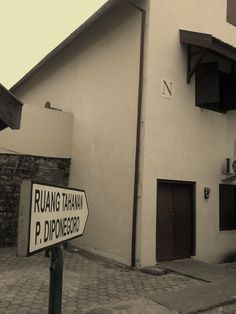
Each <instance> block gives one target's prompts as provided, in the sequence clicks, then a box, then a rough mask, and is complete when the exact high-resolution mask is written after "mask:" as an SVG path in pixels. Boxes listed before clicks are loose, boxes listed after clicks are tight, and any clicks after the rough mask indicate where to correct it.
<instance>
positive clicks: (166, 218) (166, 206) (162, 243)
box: [157, 184, 173, 261]
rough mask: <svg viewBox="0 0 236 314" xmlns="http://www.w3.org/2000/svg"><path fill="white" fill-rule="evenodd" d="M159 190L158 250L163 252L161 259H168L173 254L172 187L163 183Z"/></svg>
mask: <svg viewBox="0 0 236 314" xmlns="http://www.w3.org/2000/svg"><path fill="white" fill-rule="evenodd" d="M158 191H159V192H158V193H159V194H158V196H159V197H158V208H159V210H158V211H157V221H158V228H157V251H158V252H161V255H160V256H159V257H160V258H159V261H166V260H170V259H172V256H173V224H172V199H171V197H170V195H172V187H171V186H168V185H164V184H161V185H160V186H159V188H158Z"/></svg>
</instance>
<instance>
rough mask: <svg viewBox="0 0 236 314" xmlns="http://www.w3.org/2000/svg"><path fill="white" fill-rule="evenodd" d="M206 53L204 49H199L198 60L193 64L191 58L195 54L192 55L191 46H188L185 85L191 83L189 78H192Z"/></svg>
mask: <svg viewBox="0 0 236 314" xmlns="http://www.w3.org/2000/svg"><path fill="white" fill-rule="evenodd" d="M206 53H207V49H206V48H202V49H200V51H198V53H197V54H198V55H199V56H198V58H197V60H196V61H195V62H194V63H193V60H192V59H193V56H194V55H196V53H192V45H188V52H187V54H188V56H187V84H190V83H191V78H192V76H193V74H194V73H195V71H196V70H197V67H198V66H199V64H200V63H201V62H202V60H203V58H204V57H205V55H206Z"/></svg>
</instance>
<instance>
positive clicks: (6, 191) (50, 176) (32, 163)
mask: <svg viewBox="0 0 236 314" xmlns="http://www.w3.org/2000/svg"><path fill="white" fill-rule="evenodd" d="M70 162H71V159H69V158H51V157H38V156H30V155H17V154H0V246H7V245H15V244H16V237H17V224H18V211H19V203H20V186H21V182H22V180H24V179H32V180H38V181H43V182H48V183H54V184H59V185H64V186H68V183H69V173H70Z"/></svg>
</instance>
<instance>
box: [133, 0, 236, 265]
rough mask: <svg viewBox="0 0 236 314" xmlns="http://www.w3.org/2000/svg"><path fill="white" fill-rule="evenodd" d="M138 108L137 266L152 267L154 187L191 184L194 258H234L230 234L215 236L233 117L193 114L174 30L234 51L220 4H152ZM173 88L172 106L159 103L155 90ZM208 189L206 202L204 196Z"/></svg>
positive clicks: (184, 0)
mask: <svg viewBox="0 0 236 314" xmlns="http://www.w3.org/2000/svg"><path fill="white" fill-rule="evenodd" d="M149 27H150V33H149V34H148V38H147V41H148V47H147V49H146V57H147V58H146V60H147V61H146V71H145V85H144V87H145V91H144V100H143V120H144V127H143V143H142V149H143V157H142V164H141V169H142V172H141V174H142V180H141V187H142V189H141V190H142V198H141V201H140V206H139V232H138V234H139V236H138V238H139V242H138V244H137V249H138V252H139V255H138V259H139V262H140V263H141V264H142V265H152V264H154V263H155V261H156V193H157V191H156V188H157V182H156V181H157V179H170V180H186V181H195V182H196V258H198V259H201V260H204V261H208V262H219V261H220V260H221V259H223V258H224V256H225V255H227V254H228V253H232V252H234V251H235V250H236V246H235V243H236V231H221V232H219V184H220V183H222V178H223V175H222V165H223V163H224V159H225V158H226V157H233V153H234V141H235V140H236V123H235V121H236V112H235V111H232V112H228V113H227V114H226V115H225V114H220V113H216V112H213V111H207V110H201V109H199V108H198V107H195V84H194V78H193V79H192V82H191V84H190V85H187V84H186V63H187V62H186V61H187V60H186V49H185V47H183V46H181V44H180V41H179V29H181V28H182V29H186V30H192V31H199V32H205V33H211V34H213V35H214V36H215V37H217V38H219V39H221V40H223V41H225V42H228V43H230V44H231V45H234V46H235V45H236V28H235V27H233V26H232V25H230V24H228V23H226V0H209V1H205V0H198V1H189V0H180V1H172V0H165V1H164V0H158V1H157V0H151V2H150V25H149ZM162 78H165V79H167V80H171V81H172V82H173V86H174V91H175V95H174V98H173V99H166V98H162V97H161V96H160V82H161V79H162ZM204 187H210V188H211V190H212V192H211V194H210V198H209V199H208V200H205V199H204V196H203V188H204Z"/></svg>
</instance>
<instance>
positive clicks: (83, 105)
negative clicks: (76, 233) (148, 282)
mask: <svg viewBox="0 0 236 314" xmlns="http://www.w3.org/2000/svg"><path fill="white" fill-rule="evenodd" d="M140 38H141V12H140V11H138V10H137V9H136V8H134V7H133V6H131V5H129V4H123V5H121V6H118V7H115V8H114V10H112V11H111V12H109V13H108V14H106V15H105V16H104V17H103V18H102V19H101V20H100V21H98V22H96V23H95V24H94V25H93V26H92V27H91V28H90V29H89V30H87V31H86V32H85V33H84V34H83V35H82V37H81V38H80V39H79V40H77V41H75V42H74V43H73V44H72V45H70V47H68V48H67V49H66V50H65V51H64V52H63V53H61V54H60V55H58V56H57V57H56V58H55V59H54V60H53V61H52V62H51V63H50V65H48V66H46V67H45V68H43V69H42V70H41V71H40V72H38V73H36V75H34V76H33V77H32V78H31V79H30V80H29V81H28V82H26V83H25V84H24V85H23V86H22V87H20V88H18V90H17V91H16V95H17V97H19V98H20V99H21V100H23V101H27V102H30V103H31V104H33V105H37V106H41V105H42V104H43V103H45V101H46V100H50V102H51V104H52V106H54V107H57V108H62V109H63V110H66V111H69V112H72V113H73V115H74V123H73V142H72V164H71V175H70V185H71V186H75V187H79V188H82V189H85V190H86V193H87V197H88V203H89V209H90V214H89V219H88V223H87V227H86V230H85V234H84V236H83V237H82V238H81V239H79V240H78V241H77V243H78V244H79V245H81V246H84V247H86V248H89V249H92V250H94V251H96V252H99V253H100V254H104V255H107V256H109V257H112V258H115V259H117V260H119V261H121V262H123V263H127V264H130V257H131V256H130V255H131V233H132V211H133V189H134V187H133V183H134V165H135V148H136V125H137V102H138V85H139V60H140Z"/></svg>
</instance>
